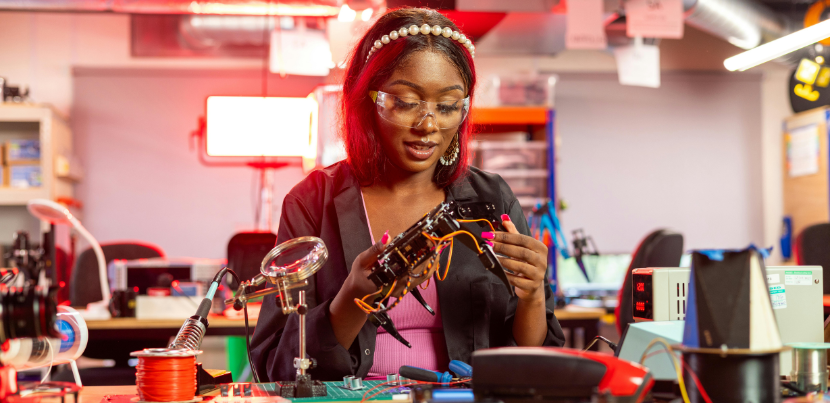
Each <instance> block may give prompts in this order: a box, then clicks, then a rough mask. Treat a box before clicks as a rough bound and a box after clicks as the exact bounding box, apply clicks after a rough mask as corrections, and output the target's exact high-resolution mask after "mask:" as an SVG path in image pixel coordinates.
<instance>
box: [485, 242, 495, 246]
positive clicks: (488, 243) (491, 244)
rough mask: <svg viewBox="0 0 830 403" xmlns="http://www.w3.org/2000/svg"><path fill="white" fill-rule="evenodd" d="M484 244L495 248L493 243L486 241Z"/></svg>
mask: <svg viewBox="0 0 830 403" xmlns="http://www.w3.org/2000/svg"><path fill="white" fill-rule="evenodd" d="M484 243H486V244H487V245H490V246H491V247H492V246H493V243H492V242H490V241H484Z"/></svg>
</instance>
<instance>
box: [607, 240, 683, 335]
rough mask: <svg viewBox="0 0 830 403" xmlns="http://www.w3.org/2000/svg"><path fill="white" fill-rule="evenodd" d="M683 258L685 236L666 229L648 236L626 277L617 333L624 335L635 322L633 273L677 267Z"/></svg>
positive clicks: (617, 315) (636, 253)
mask: <svg viewBox="0 0 830 403" xmlns="http://www.w3.org/2000/svg"><path fill="white" fill-rule="evenodd" d="M682 256H683V235H681V234H678V233H676V232H672V231H669V230H666V229H659V230H656V231H654V232H652V233H650V234H648V235H647V236H646V237H645V239H643V241H642V242H640V245H639V246H638V247H637V250H636V251H634V255H632V256H631V264H630V265H629V266H628V271H627V272H626V275H625V280H624V281H623V285H622V288H620V294H619V297H618V301H619V303H618V304H617V309H616V312H615V314H616V317H617V331H618V332H619V333H620V334H623V331H624V330H625V329H626V327H628V324H629V323H631V322H634V309H633V308H632V306H631V303H632V300H633V295H632V289H631V287H632V286H631V283H632V281H631V272H632V271H633V270H634V269H639V268H645V267H677V266H680V258H681V257H682Z"/></svg>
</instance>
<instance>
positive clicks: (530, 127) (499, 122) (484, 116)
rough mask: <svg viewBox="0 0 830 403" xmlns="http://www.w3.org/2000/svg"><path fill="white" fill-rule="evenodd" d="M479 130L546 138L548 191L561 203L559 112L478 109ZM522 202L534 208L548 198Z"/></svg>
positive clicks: (553, 268) (553, 264) (553, 267)
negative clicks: (558, 145) (557, 148)
mask: <svg viewBox="0 0 830 403" xmlns="http://www.w3.org/2000/svg"><path fill="white" fill-rule="evenodd" d="M471 118H472V121H473V123H474V124H475V125H476V133H488V134H495V133H506V132H517V131H524V132H527V133H528V136H529V140H537V141H541V140H543V141H545V142H546V143H547V174H548V175H547V185H548V186H547V188H548V189H547V190H548V195H547V196H548V199H550V200H552V201H553V204H554V205H557V201H556V200H557V199H556V131H555V130H556V125H555V121H556V111H555V110H554V109H552V108H547V107H519V106H507V107H495V108H476V109H473V111H472V113H471ZM517 199H518V200H519V204H521V205H522V207H523V208H525V209H530V208H532V207H534V206H536V205H537V204H538V203H542V202H545V200H544V199H537V198H527V197H517ZM556 256H557V251H556V248H554V247H551V248H550V249H549V250H548V257H549V262H550V272H549V273H548V275H549V276H551V278H553V279H556V278H557V260H556Z"/></svg>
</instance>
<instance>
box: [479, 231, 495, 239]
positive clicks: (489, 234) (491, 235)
mask: <svg viewBox="0 0 830 403" xmlns="http://www.w3.org/2000/svg"><path fill="white" fill-rule="evenodd" d="M481 237H482V238H484V239H496V234H494V233H492V232H490V231H485V232H482V233H481Z"/></svg>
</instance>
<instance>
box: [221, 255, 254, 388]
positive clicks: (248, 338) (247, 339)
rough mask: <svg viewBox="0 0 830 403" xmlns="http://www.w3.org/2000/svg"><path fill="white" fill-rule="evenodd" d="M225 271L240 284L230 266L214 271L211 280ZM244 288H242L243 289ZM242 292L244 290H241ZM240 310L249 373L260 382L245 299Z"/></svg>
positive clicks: (240, 281)
mask: <svg viewBox="0 0 830 403" xmlns="http://www.w3.org/2000/svg"><path fill="white" fill-rule="evenodd" d="M225 273H230V274H231V276H233V278H234V280H236V282H237V283H239V284H242V280H240V279H239V276H237V275H236V272H235V271H233V270H231V269H230V268H227V267H224V268H222V270H219V272H218V273H216V276H214V277H213V281H220V280H221V279H222V277H224V276H225ZM243 290H244V289H243ZM243 292H244V291H243ZM242 310H243V313H244V315H245V349H246V350H247V352H248V365H250V367H251V374H253V376H254V382H256V383H260V381H259V373H258V372H257V370H256V365H254V360H253V357H252V356H251V328H250V325H248V302H247V301H245V302H243V303H242Z"/></svg>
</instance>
